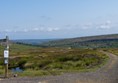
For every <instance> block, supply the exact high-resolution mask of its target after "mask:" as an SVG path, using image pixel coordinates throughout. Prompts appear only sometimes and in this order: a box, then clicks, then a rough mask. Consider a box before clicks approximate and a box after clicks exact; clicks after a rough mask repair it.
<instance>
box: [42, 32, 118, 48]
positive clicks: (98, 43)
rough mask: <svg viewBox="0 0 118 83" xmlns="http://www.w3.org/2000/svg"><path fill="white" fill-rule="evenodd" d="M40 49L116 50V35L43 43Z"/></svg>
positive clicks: (117, 42)
mask: <svg viewBox="0 0 118 83" xmlns="http://www.w3.org/2000/svg"><path fill="white" fill-rule="evenodd" d="M40 46H42V47H72V48H118V34H113V35H101V36H90V37H80V38H70V39H63V40H57V41H50V42H48V43H43V44H41V45H40Z"/></svg>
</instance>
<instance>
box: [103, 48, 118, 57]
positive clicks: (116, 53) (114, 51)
mask: <svg viewBox="0 0 118 83" xmlns="http://www.w3.org/2000/svg"><path fill="white" fill-rule="evenodd" d="M105 51H108V52H110V53H113V54H115V55H117V56H118V48H114V49H106V50H105Z"/></svg>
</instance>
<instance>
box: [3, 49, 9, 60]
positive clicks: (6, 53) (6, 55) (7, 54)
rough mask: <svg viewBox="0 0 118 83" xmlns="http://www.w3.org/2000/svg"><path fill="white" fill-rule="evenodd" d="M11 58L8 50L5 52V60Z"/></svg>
mask: <svg viewBox="0 0 118 83" xmlns="http://www.w3.org/2000/svg"><path fill="white" fill-rule="evenodd" d="M8 57H9V51H8V50H4V58H8Z"/></svg>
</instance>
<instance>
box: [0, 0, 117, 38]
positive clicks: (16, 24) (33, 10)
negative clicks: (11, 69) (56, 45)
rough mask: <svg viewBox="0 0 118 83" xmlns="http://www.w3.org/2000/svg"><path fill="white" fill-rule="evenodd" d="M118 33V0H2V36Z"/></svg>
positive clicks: (0, 34)
mask: <svg viewBox="0 0 118 83" xmlns="http://www.w3.org/2000/svg"><path fill="white" fill-rule="evenodd" d="M117 33H118V0H0V38H4V37H5V36H6V35H8V36H9V37H10V38H11V39H52V38H73V37H81V36H93V35H103V34H117Z"/></svg>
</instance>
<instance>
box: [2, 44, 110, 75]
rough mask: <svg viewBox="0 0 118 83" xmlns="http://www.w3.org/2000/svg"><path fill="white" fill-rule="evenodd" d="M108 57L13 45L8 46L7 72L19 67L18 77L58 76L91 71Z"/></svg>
mask: <svg viewBox="0 0 118 83" xmlns="http://www.w3.org/2000/svg"><path fill="white" fill-rule="evenodd" d="M0 48H1V50H0V56H1V60H0V74H3V73H4V72H3V70H4V67H3V64H4V60H3V58H2V57H3V53H2V52H3V48H4V47H0ZM107 59H108V57H107V56H106V55H104V54H102V53H100V52H99V51H97V50H95V49H94V50H92V49H78V48H76V49H74V48H73V49H71V48H40V47H35V46H27V45H19V44H13V45H11V46H10V59H9V72H10V74H11V73H13V72H11V69H13V68H16V67H20V68H21V69H23V72H22V73H21V72H20V73H19V72H15V73H18V74H19V75H20V76H41V75H58V74H63V73H66V72H83V71H93V70H95V69H97V68H99V67H100V66H101V65H103V64H104V63H105V62H106V61H107Z"/></svg>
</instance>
